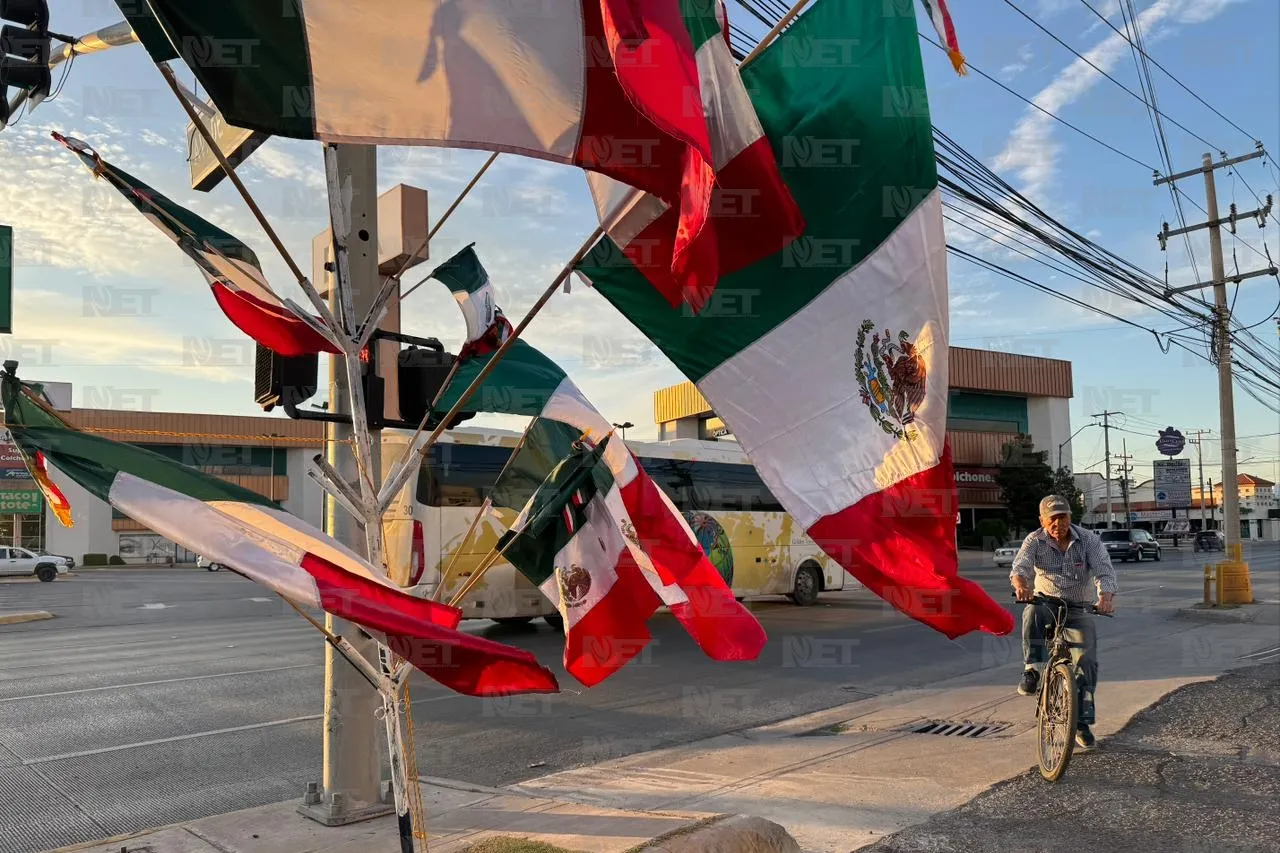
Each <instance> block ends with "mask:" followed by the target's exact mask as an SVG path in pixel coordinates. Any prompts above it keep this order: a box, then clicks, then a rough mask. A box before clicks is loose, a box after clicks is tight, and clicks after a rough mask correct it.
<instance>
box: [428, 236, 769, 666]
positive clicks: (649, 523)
mask: <svg viewBox="0 0 1280 853" xmlns="http://www.w3.org/2000/svg"><path fill="white" fill-rule="evenodd" d="M442 268H443V269H445V270H447V271H448V276H447V277H453V278H454V279H466V280H470V281H481V280H488V275H487V273H486V272H485V271H484V268H483V266H481V264H480V260H479V258H478V256H477V255H476V253H475V250H474V249H473V248H472V247H470V246H468V247H467V248H465V249H463V250H462V251H461V252H459V253H458V254H457V255H455V256H454V257H453V258H451V259H450V260H449V261H447V262H446V263H445V264H444V265H442ZM432 276H433V277H435V276H436V272H433V273H432ZM492 356H493V354H492V352H485V353H480V354H477V355H475V356H473V357H471V358H468V359H466V360H465V361H462V362H461V364H460V366H459V368H458V372H457V374H456V375H455V377H454V379H453V381H451V382H450V384H449V387H448V388H447V389H446V390H445V392H444V394H443V395H442V398H441V400H440V402H439V404H438V406H437V408H438V410H439V411H440V412H442V413H443V412H447V411H448V410H449V409H450V408H451V407H452V406H453V405H454V403H456V402H457V400H458V398H459V396H460V395H461V393H462V392H463V391H464V390H465V389H466V388H467V387H469V386H470V384H471V383H472V381H474V379H475V378H476V376H478V375H479V373H480V371H481V370H483V369H484V367H485V365H487V364H488V363H489V361H490V359H491V358H492ZM466 408H467V409H469V410H473V411H484V412H492V413H497V414H511V415H525V416H531V417H534V418H536V420H534V421H533V422H532V423H531V424H530V426H529V429H528V431H527V432H526V435H525V440H524V442H523V443H522V445H521V447H520V448H519V450H518V451H517V452H516V453H515V454H514V455H513V457H512V459H511V461H510V462H509V463H508V465H507V467H506V468H505V469H504V471H503V473H502V474H501V475H500V476H499V478H498V481H497V482H496V483H495V484H494V488H493V490H492V492H491V497H492V503H493V505H494V506H495V507H504V508H509V509H512V510H516V511H520V510H521V509H522V508H524V507H525V506H526V504H527V503H528V501H529V500H530V499H531V498H532V497H533V495H534V494H535V493H536V492H537V490H538V488H539V486H540V485H541V484H543V483H544V481H546V480H547V478H548V477H549V476H550V475H551V474H552V472H553V470H554V469H555V467H556V465H557V464H558V463H559V462H560V461H561V460H563V459H565V458H566V457H568V456H569V455H570V453H571V451H572V448H573V444H574V442H575V441H577V440H578V439H580V438H582V437H583V436H586V438H587V439H588V440H589V441H591V442H599V441H601V440H602V439H603V438H604V437H605V436H607V435H609V434H610V433H611V432H612V431H613V426H612V424H610V423H609V421H608V420H606V419H605V417H604V416H603V415H601V414H600V412H598V411H597V410H596V408H595V407H594V406H592V405H591V403H590V402H588V401H587V399H586V397H585V396H584V395H583V393H582V391H581V390H579V388H578V387H577V386H576V385H575V384H574V383H573V381H572V380H571V379H570V378H569V377H568V376H567V375H566V374H565V372H564V371H563V370H562V369H561V368H560V367H559V365H557V364H556V363H555V362H553V361H552V360H551V359H549V358H547V357H546V356H545V355H543V354H542V353H541V352H540V351H538V350H537V349H536V348H534V347H532V346H530V345H529V344H528V343H526V342H525V341H524V340H523V339H517V340H516V341H515V342H514V343H512V344H511V346H510V347H509V348H508V350H507V352H506V353H505V354H504V356H503V358H502V359H500V360H499V361H498V362H497V364H496V365H495V366H494V369H493V372H492V373H490V374H489V376H488V377H487V378H486V379H485V381H484V382H483V383H482V384H481V385H480V387H479V388H478V389H477V390H476V392H475V394H474V395H473V396H472V397H471V398H470V401H469V402H468V403H467V405H466ZM600 452H601V454H602V455H601V460H602V463H603V466H604V468H603V469H601V472H600V473H599V475H598V477H597V479H598V487H599V489H600V494H601V495H602V498H603V501H604V503H605V505H606V506H607V507H608V508H609V512H610V517H611V518H612V519H613V521H614V522H615V524H616V526H617V529H618V531H619V532H620V533H621V534H622V538H623V539H624V540H625V542H626V547H627V554H626V555H624V557H623V558H621V560H620V562H619V563H618V565H616V566H614V567H611V568H610V569H606V570H604V572H605V574H608V575H609V576H608V577H607V578H606V579H603V580H601V579H599V576H598V577H597V580H596V581H594V583H595V588H596V590H597V591H600V592H602V591H604V590H605V589H608V590H609V592H610V595H609V596H607V597H606V598H605V599H604V600H603V602H604V603H603V604H601V605H599V606H600V607H603V608H604V609H602V610H601V611H600V613H593V615H592V616H591V618H589V619H587V618H586V616H585V615H584V614H582V613H580V614H579V618H582V619H584V622H583V625H582V628H580V629H579V633H580V634H582V635H583V636H592V637H595V639H594V640H590V639H588V640H584V641H583V643H582V645H581V647H580V648H583V649H586V650H587V651H586V652H584V653H583V654H582V657H581V660H582V663H581V664H580V665H579V666H578V667H577V668H576V670H571V672H572V673H573V675H574V677H576V678H578V679H579V680H581V681H582V682H583V683H584V684H588V685H591V684H595V683H598V682H599V681H600V680H602V679H604V678H606V677H607V676H608V675H609V674H611V673H612V672H614V671H616V670H617V669H618V668H619V667H621V666H622V665H623V664H625V663H626V662H627V661H628V660H630V659H631V658H632V657H634V656H635V655H636V654H638V653H639V652H640V651H641V650H642V649H643V648H644V646H645V644H646V643H648V641H649V639H650V637H649V634H648V632H647V631H646V630H643V622H644V620H645V619H647V618H648V617H649V616H650V615H652V614H653V612H654V611H655V610H656V609H657V607H659V606H661V605H664V604H665V605H666V606H668V607H669V608H670V609H671V612H672V613H673V615H675V617H676V618H677V619H678V620H679V621H680V623H681V624H682V625H683V626H684V628H685V630H686V631H688V632H689V634H690V635H691V636H692V637H693V639H694V640H695V642H697V643H698V645H699V647H700V648H702V650H703V651H704V652H705V653H706V654H707V655H708V656H709V657H711V658H712V659H714V660H722V661H727V660H755V659H756V657H757V656H758V655H759V653H760V650H761V649H762V648H763V646H764V643H765V640H766V637H765V634H764V629H763V628H761V627H760V623H759V622H757V621H756V619H755V617H753V616H752V615H751V613H750V612H749V611H747V609H746V608H744V607H743V606H742V605H741V604H740V603H739V602H737V601H736V600H734V597H733V592H732V591H731V590H730V589H729V587H728V586H727V585H726V584H725V582H724V579H723V578H722V577H721V576H720V573H719V572H718V571H717V570H716V567H715V565H714V564H712V563H711V561H710V560H709V559H708V558H707V555H706V554H705V553H703V551H702V548H701V547H700V546H699V545H698V542H697V538H696V537H695V536H694V533H693V531H692V530H691V529H690V527H689V525H688V523H687V522H686V521H685V519H684V517H683V516H682V515H680V513H679V511H678V510H677V509H676V508H675V506H674V505H673V504H672V503H671V501H670V499H669V498H667V496H666V495H665V494H664V493H663V492H662V490H661V489H660V488H659V487H658V485H657V484H656V483H654V482H653V480H652V479H650V477H649V476H648V474H646V473H645V472H644V470H643V469H642V468H641V467H640V465H639V463H638V462H637V461H636V458H635V456H634V455H633V454H632V453H631V451H630V450H628V449H627V448H626V445H625V444H624V443H623V442H622V440H621V439H619V438H616V437H614V438H612V439H610V440H609V441H608V443H607V445H604V446H603V447H602V449H601V451H600ZM605 470H607V475H608V477H607V480H606V479H605V475H604V473H603V472H604V471H605ZM633 564H634V565H633ZM513 565H515V566H516V568H517V569H520V570H521V571H524V567H522V566H520V565H518V564H516V563H513ZM526 574H528V576H529V577H530V579H531V580H532V581H533V582H534V583H536V584H539V585H541V584H542V583H543V582H544V581H545V580H546V578H545V576H541V575H539V574H537V573H533V574H529V573H526ZM552 600H553V601H555V600H556V599H555V598H552ZM593 602H594V600H593ZM592 609H593V610H594V607H593V608H592ZM597 629H599V630H601V631H603V633H589V634H588V633H586V632H595V631H596V630H597ZM575 642H576V639H575ZM569 651H570V650H569V648H568V647H566V654H567V655H568V654H569ZM568 660H569V659H568V658H566V666H567V665H568Z"/></svg>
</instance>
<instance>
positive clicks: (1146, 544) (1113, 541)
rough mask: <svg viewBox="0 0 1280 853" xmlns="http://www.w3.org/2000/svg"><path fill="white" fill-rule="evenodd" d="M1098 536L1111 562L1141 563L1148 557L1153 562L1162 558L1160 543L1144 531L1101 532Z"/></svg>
mask: <svg viewBox="0 0 1280 853" xmlns="http://www.w3.org/2000/svg"><path fill="white" fill-rule="evenodd" d="M1098 536H1099V538H1101V539H1102V544H1103V545H1104V546H1105V547H1106V549H1107V555H1108V556H1109V557H1111V559H1112V560H1119V561H1120V562H1122V563H1127V562H1129V561H1130V560H1133V561H1134V562H1136V563H1141V562H1142V561H1143V560H1144V559H1147V558H1148V557H1150V558H1151V559H1153V560H1159V559H1161V557H1162V553H1161V548H1160V543H1159V542H1157V541H1156V539H1155V537H1154V536H1152V535H1151V534H1150V533H1148V532H1147V531H1145V530H1102V531H1099V533H1098Z"/></svg>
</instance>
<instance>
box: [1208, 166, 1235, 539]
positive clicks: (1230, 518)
mask: <svg viewBox="0 0 1280 853" xmlns="http://www.w3.org/2000/svg"><path fill="white" fill-rule="evenodd" d="M1203 162H1204V167H1205V172H1204V194H1205V206H1206V207H1207V208H1208V216H1209V222H1210V225H1209V253H1210V259H1211V260H1212V262H1213V302H1214V309H1215V311H1216V313H1217V320H1218V323H1217V326H1218V408H1219V410H1220V414H1221V418H1222V523H1223V525H1225V526H1226V528H1227V530H1226V537H1227V542H1226V548H1227V559H1228V560H1237V561H1238V560H1240V559H1241V556H1242V555H1241V550H1240V500H1239V495H1238V489H1239V487H1238V482H1237V479H1236V408H1235V389H1234V388H1233V387H1232V379H1231V309H1230V308H1228V307H1227V283H1226V271H1225V269H1224V267H1223V262H1222V226H1221V225H1219V224H1218V221H1217V220H1218V191H1217V188H1216V187H1215V186H1214V179H1213V172H1214V170H1213V156H1212V155H1210V154H1205V155H1204V159H1203Z"/></svg>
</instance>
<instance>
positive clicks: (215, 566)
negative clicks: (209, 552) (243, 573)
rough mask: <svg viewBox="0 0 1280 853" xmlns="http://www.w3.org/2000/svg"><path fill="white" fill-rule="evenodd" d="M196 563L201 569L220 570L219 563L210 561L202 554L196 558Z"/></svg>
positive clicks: (220, 565)
mask: <svg viewBox="0 0 1280 853" xmlns="http://www.w3.org/2000/svg"><path fill="white" fill-rule="evenodd" d="M196 565H197V566H198V567H200V568H202V569H208V570H209V571H211V572H217V571H221V570H222V564H221V563H211V562H209V561H208V560H206V559H205V558H204V557H203V556H201V557H197V558H196Z"/></svg>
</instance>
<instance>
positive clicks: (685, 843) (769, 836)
mask: <svg viewBox="0 0 1280 853" xmlns="http://www.w3.org/2000/svg"><path fill="white" fill-rule="evenodd" d="M627 853H801V850H800V844H799V843H798V842H797V841H796V840H795V839H794V838H792V837H791V835H790V834H788V833H787V831H786V830H785V829H783V828H782V827H781V826H779V825H778V824H776V823H774V822H773V821H771V820H765V819H764V818H762V817H751V816H749V815H719V816H717V817H712V818H708V819H707V820H705V821H701V822H699V823H696V824H694V825H693V826H687V827H684V828H683V829H675V830H672V831H671V832H668V833H667V834H666V835H661V836H659V837H657V838H655V839H653V840H652V841H647V842H645V843H644V844H642V845H640V846H639V847H634V848H632V849H631V850H628V851H627Z"/></svg>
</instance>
